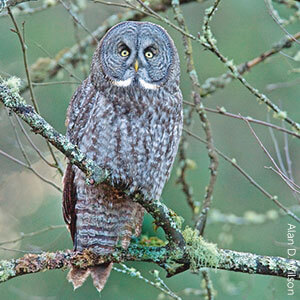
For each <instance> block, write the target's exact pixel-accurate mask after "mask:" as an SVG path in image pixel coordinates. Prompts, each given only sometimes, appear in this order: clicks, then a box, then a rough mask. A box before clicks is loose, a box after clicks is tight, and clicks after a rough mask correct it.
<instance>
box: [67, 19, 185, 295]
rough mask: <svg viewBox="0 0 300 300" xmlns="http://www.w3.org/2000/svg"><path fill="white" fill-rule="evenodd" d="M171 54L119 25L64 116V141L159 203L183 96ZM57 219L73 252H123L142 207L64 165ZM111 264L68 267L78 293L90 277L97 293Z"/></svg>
mask: <svg viewBox="0 0 300 300" xmlns="http://www.w3.org/2000/svg"><path fill="white" fill-rule="evenodd" d="M179 77H180V66H179V58H178V53H177V50H176V48H175V46H174V43H173V41H172V39H171V38H170V36H169V35H168V33H167V32H166V31H165V30H164V29H163V28H162V27H160V26H158V25H155V24H152V23H148V22H123V23H120V24H118V25H116V26H114V27H113V28H112V29H110V30H109V31H108V32H107V33H106V35H105V36H104V37H103V38H102V40H101V41H100V43H99V45H98V47H97V49H96V51H95V53H94V56H93V60H92V65H91V72H90V75H89V76H88V78H87V79H85V80H84V81H83V83H82V84H81V85H80V86H79V88H78V89H77V91H76V92H75V94H74V96H73V98H72V100H71V102H70V105H69V108H68V113H67V121H66V123H67V127H68V128H67V137H68V138H69V139H70V141H71V142H72V143H74V144H76V145H78V147H79V148H80V150H81V151H82V152H83V153H85V154H86V155H87V156H88V157H89V158H90V159H92V160H93V161H94V162H95V163H97V164H98V165H99V166H100V167H103V168H105V169H107V170H109V172H110V175H111V179H112V182H113V183H116V186H118V185H117V184H123V186H126V188H127V189H129V190H130V191H131V192H133V191H136V190H138V191H140V192H142V193H143V194H144V195H145V197H147V198H148V199H159V198H160V195H161V193H162V189H163V187H164V184H165V182H166V180H167V179H168V178H169V175H170V170H171V167H172V164H173V162H174V159H175V156H176V152H177V148H178V143H179V139H180V135H181V131H182V95H181V91H180V89H179ZM63 213H64V219H65V221H66V223H67V224H68V227H69V230H70V232H71V235H72V239H73V244H74V250H76V251H82V250H84V249H90V250H91V251H93V252H95V253H96V254H102V255H105V254H109V253H111V252H113V251H114V247H115V246H116V245H118V244H120V245H121V246H122V247H123V248H125V249H126V248H127V247H128V245H129V243H130V240H131V238H132V236H133V235H135V236H138V235H139V234H140V232H141V227H142V221H143V215H144V209H143V207H142V206H140V205H139V204H138V203H134V202H133V201H132V200H131V198H130V196H129V195H128V193H126V194H125V193H124V192H122V190H121V188H117V187H113V186H111V185H109V184H107V183H101V184H98V185H96V186H95V185H87V184H86V178H85V175H84V174H83V173H82V172H81V171H80V170H79V169H78V168H77V167H76V166H73V165H71V164H70V163H69V164H68V166H67V169H66V172H65V176H64V193H63ZM111 268H112V263H106V264H103V265H100V266H97V267H92V268H88V269H86V270H84V269H79V268H75V267H74V268H72V269H71V270H70V272H69V274H68V279H69V281H71V282H72V283H73V285H74V288H77V287H79V286H81V285H82V283H83V282H84V281H85V279H86V278H87V277H88V275H89V274H91V276H92V279H93V282H94V285H95V287H96V288H97V289H98V290H99V291H101V290H102V289H103V287H104V285H105V283H106V280H107V278H108V276H109V274H110V271H111Z"/></svg>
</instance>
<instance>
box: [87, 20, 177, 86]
mask: <svg viewBox="0 0 300 300" xmlns="http://www.w3.org/2000/svg"><path fill="white" fill-rule="evenodd" d="M92 73H94V74H97V76H96V77H97V78H98V80H106V81H109V83H110V84H112V85H114V86H117V87H121V88H126V87H137V86H138V87H142V88H144V89H151V90H155V89H158V88H159V87H161V86H164V85H165V84H166V83H167V82H168V81H172V80H173V81H174V80H176V81H177V80H178V79H179V76H180V74H179V73H180V69H179V59H178V54H177V50H176V48H175V46H174V42H173V40H172V39H171V37H170V36H169V35H168V33H167V32H166V31H165V30H164V29H163V28H162V27H161V26H159V25H156V24H152V23H149V22H131V21H128V22H122V23H119V24H117V25H116V26H114V27H112V28H111V29H110V30H109V31H108V32H107V33H106V35H105V36H104V37H103V38H102V40H101V41H100V43H99V45H98V48H97V50H96V51H95V54H94V57H93V63H92Z"/></svg>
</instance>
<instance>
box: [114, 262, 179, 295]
mask: <svg viewBox="0 0 300 300" xmlns="http://www.w3.org/2000/svg"><path fill="white" fill-rule="evenodd" d="M120 265H121V266H122V267H123V269H119V268H116V267H113V269H114V270H115V271H117V272H119V273H123V274H127V275H130V276H131V277H135V278H138V279H141V280H142V281H144V282H145V283H147V284H149V285H151V286H153V287H155V288H156V289H158V290H159V291H161V292H163V293H164V294H166V295H168V296H169V297H170V298H172V299H176V300H181V298H180V297H179V296H177V295H176V294H175V293H174V292H172V291H171V290H170V288H169V287H168V286H167V285H166V284H165V283H164V282H163V281H162V279H161V278H160V277H158V276H157V277H158V278H159V279H160V280H159V279H158V278H157V277H156V276H155V279H156V282H153V281H151V280H149V279H147V278H145V277H144V276H142V275H141V272H140V271H137V270H136V269H135V268H128V267H127V266H126V265H124V264H120ZM154 272H155V273H158V271H157V270H154V271H153V273H154Z"/></svg>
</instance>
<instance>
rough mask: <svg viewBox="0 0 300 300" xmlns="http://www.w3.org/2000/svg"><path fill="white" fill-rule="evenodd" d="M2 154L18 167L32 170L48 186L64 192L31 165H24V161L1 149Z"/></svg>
mask: <svg viewBox="0 0 300 300" xmlns="http://www.w3.org/2000/svg"><path fill="white" fill-rule="evenodd" d="M0 154H1V155H3V156H4V157H6V158H8V159H10V160H11V161H13V162H15V163H17V164H18V165H20V166H22V167H24V168H26V169H28V170H30V171H31V172H33V173H34V174H35V175H36V176H37V177H38V178H40V179H41V180H42V181H44V182H45V183H47V184H49V185H51V186H53V187H54V188H55V189H56V190H58V191H59V192H62V189H61V188H60V187H59V186H58V185H56V184H55V183H54V182H52V181H50V180H48V179H46V178H45V177H43V176H42V175H41V174H39V173H38V172H37V171H35V170H34V169H33V168H32V167H31V166H30V165H27V164H25V163H23V162H22V161H20V160H18V159H17V158H15V157H13V156H11V155H9V154H8V153H6V152H4V151H2V150H1V149H0Z"/></svg>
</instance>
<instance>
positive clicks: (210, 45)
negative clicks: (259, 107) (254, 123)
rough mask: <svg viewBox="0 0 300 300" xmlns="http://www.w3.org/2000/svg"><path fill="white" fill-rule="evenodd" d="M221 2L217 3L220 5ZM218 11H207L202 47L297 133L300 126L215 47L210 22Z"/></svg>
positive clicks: (214, 8)
mask: <svg viewBox="0 0 300 300" xmlns="http://www.w3.org/2000/svg"><path fill="white" fill-rule="evenodd" d="M219 2H220V0H217V1H216V2H215V4H216V3H219ZM215 10H216V6H215V5H214V6H213V7H212V8H210V9H208V10H207V14H206V15H205V20H204V25H203V34H204V40H205V42H202V45H203V46H204V47H206V48H207V49H209V50H210V51H211V52H212V53H214V54H215V55H216V56H217V57H218V58H219V60H220V61H221V62H223V63H224V64H225V66H226V67H227V68H228V69H229V70H230V71H231V73H232V75H233V76H234V77H235V78H237V79H238V80H239V81H240V82H241V83H242V84H243V85H244V86H245V87H246V88H247V89H248V90H249V91H250V92H251V93H252V94H253V95H254V96H256V97H257V98H258V99H259V100H260V101H262V102H263V103H265V104H266V105H267V106H268V107H270V108H271V109H272V110H273V111H274V112H275V116H276V117H277V118H281V119H283V120H284V121H286V122H287V123H289V124H290V125H291V126H292V127H293V128H294V129H295V130H296V131H297V132H299V131H300V125H299V124H298V123H297V122H295V121H294V120H292V119H291V118H289V117H288V116H287V114H286V112H283V111H281V110H280V109H279V107H278V106H277V105H275V104H274V103H273V102H272V101H271V100H270V99H269V98H268V97H267V96H266V95H264V94H262V93H260V92H259V91H258V90H257V89H256V88H254V87H252V86H251V85H250V84H249V83H248V82H247V81H246V79H245V78H244V77H243V76H242V75H241V74H240V73H239V70H238V68H237V67H236V66H235V65H234V64H233V62H232V61H229V60H228V58H226V57H225V56H224V55H222V54H221V53H220V51H219V50H218V48H217V47H216V45H215V40H214V38H213V34H212V32H211V29H210V27H209V25H208V22H209V20H210V19H211V17H212V15H213V14H214V12H215Z"/></svg>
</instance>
